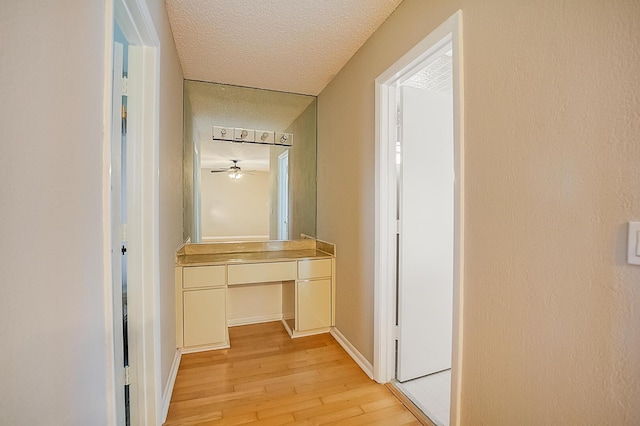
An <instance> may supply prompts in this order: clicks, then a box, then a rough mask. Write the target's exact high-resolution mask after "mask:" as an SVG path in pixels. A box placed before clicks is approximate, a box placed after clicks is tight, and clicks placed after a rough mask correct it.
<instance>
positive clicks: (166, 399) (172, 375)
mask: <svg viewBox="0 0 640 426" xmlns="http://www.w3.org/2000/svg"><path fill="white" fill-rule="evenodd" d="M181 358H182V351H180V349H176V354H175V356H174V357H173V363H172V364H171V370H170V371H169V378H168V379H167V385H166V386H165V387H164V393H163V394H162V423H164V422H165V421H166V420H167V414H168V413H169V404H170V403H171V395H172V394H173V385H175V383H176V377H177V376H178V368H179V367H180V359H181Z"/></svg>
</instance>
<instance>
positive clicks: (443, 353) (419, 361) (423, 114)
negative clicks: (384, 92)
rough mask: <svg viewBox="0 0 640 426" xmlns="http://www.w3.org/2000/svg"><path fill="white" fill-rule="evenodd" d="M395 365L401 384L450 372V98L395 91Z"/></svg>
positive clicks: (418, 91)
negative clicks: (397, 162) (397, 153)
mask: <svg viewBox="0 0 640 426" xmlns="http://www.w3.org/2000/svg"><path fill="white" fill-rule="evenodd" d="M399 92H400V97H399V99H400V101H399V105H398V107H399V114H400V116H399V126H400V129H399V135H400V138H399V139H400V156H401V157H400V158H401V162H400V167H399V182H400V184H399V204H398V207H399V212H398V218H399V221H400V231H399V234H400V235H399V245H398V249H399V257H398V327H399V330H398V332H399V334H398V340H399V341H398V365H397V368H398V370H397V379H398V380H399V381H401V382H404V381H406V380H411V379H414V378H416V377H421V376H425V375H428V374H431V373H435V372H438V371H442V370H446V369H449V368H451V338H452V334H451V333H452V302H453V256H454V252H453V243H454V163H453V161H454V160H453V152H454V151H453V97H452V95H450V94H448V95H447V94H442V93H436V92H432V91H427V90H424V89H418V88H415V87H407V86H401V87H400V88H399Z"/></svg>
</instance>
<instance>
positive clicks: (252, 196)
mask: <svg viewBox="0 0 640 426" xmlns="http://www.w3.org/2000/svg"><path fill="white" fill-rule="evenodd" d="M200 203H201V207H202V208H201V212H200V218H201V222H202V241H207V240H211V239H216V238H217V239H220V238H222V239H224V238H226V239H229V238H232V237H249V236H261V237H264V239H268V238H269V172H258V171H254V172H246V173H245V174H244V175H243V176H242V178H240V179H237V180H236V179H230V178H229V176H228V175H227V173H211V169H202V174H201V179H200Z"/></svg>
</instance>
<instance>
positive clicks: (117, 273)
mask: <svg viewBox="0 0 640 426" xmlns="http://www.w3.org/2000/svg"><path fill="white" fill-rule="evenodd" d="M123 56H124V53H123V46H122V44H121V43H118V42H115V43H114V44H113V72H112V78H113V90H112V99H111V102H112V110H111V113H112V120H111V167H110V171H111V271H112V286H113V295H112V296H113V300H112V302H113V321H112V322H113V330H114V331H113V333H114V341H115V344H114V347H113V350H114V360H115V365H114V378H115V389H114V390H115V411H116V419H117V424H125V399H124V398H125V397H124V385H125V381H124V351H123V348H124V338H123V337H124V334H123V324H122V315H123V311H122V254H121V252H120V242H121V240H122V231H121V223H122V218H121V212H122V208H121V197H122V195H121V194H122V176H121V169H122V133H121V128H122V125H121V123H122V121H121V118H120V111H121V109H122V86H123V84H122V69H123Z"/></svg>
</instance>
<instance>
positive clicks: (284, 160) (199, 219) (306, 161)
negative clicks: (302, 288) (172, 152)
mask: <svg viewBox="0 0 640 426" xmlns="http://www.w3.org/2000/svg"><path fill="white" fill-rule="evenodd" d="M183 143H184V145H183V149H184V197H185V200H184V239H185V241H191V242H212V241H248V240H251V241H256V240H287V239H297V238H300V236H301V234H306V235H309V236H315V235H316V97H315V96H307V95H298V94H292V93H282V92H273V91H269V90H261V89H253V88H247V87H238V86H228V85H224V84H214V83H206V82H200V81H191V80H186V81H185V83H184V139H183Z"/></svg>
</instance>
